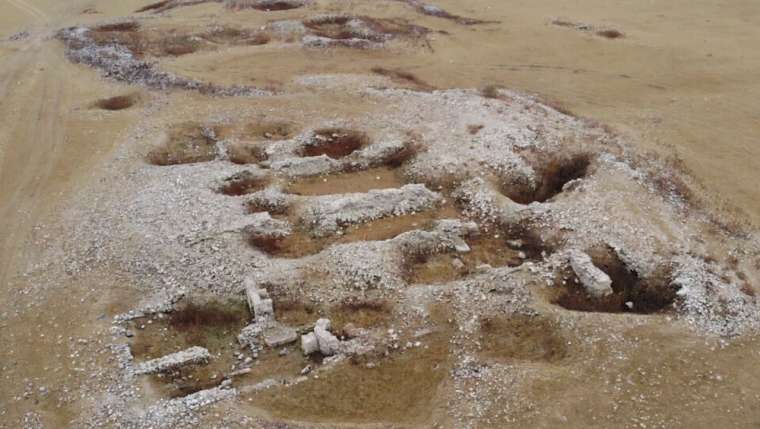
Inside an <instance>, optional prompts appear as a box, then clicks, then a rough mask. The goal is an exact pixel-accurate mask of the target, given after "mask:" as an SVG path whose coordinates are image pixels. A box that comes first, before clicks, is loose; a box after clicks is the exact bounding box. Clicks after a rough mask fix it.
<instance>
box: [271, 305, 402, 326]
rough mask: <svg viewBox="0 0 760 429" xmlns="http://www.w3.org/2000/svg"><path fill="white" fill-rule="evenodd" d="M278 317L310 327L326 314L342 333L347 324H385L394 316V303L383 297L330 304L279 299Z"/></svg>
mask: <svg viewBox="0 0 760 429" xmlns="http://www.w3.org/2000/svg"><path fill="white" fill-rule="evenodd" d="M274 309H275V314H277V320H279V321H280V322H282V323H285V324H287V325H290V326H295V327H305V328H310V327H311V326H312V325H313V324H314V322H316V321H317V319H319V318H322V317H326V318H328V319H330V321H331V322H332V330H333V332H336V333H338V334H341V333H342V331H343V328H344V327H345V326H346V325H347V324H349V323H350V324H353V325H354V326H355V327H357V328H380V327H385V326H387V324H388V321H389V320H390V318H391V315H392V312H393V306H392V304H391V303H390V302H388V301H385V300H382V299H358V298H354V299H347V300H344V301H343V302H341V303H339V304H335V305H332V306H329V307H326V306H322V305H317V304H313V303H304V302H299V301H292V300H282V301H279V300H275V302H274Z"/></svg>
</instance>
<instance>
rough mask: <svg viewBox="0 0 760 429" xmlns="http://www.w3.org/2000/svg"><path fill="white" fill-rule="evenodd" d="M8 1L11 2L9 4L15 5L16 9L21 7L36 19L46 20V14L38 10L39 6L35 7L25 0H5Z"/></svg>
mask: <svg viewBox="0 0 760 429" xmlns="http://www.w3.org/2000/svg"><path fill="white" fill-rule="evenodd" d="M6 1H7V2H8V3H10V4H11V6H15V7H16V8H18V9H21V10H22V11H24V12H26V13H28V14H29V15H31V16H33V17H34V18H36V20H37V21H40V22H43V23H45V22H48V21H49V19H48V15H47V14H46V13H45V12H43V11H42V10H40V9H39V8H37V7H35V6H34V5H32V4H30V3H29V2H27V1H25V0H6Z"/></svg>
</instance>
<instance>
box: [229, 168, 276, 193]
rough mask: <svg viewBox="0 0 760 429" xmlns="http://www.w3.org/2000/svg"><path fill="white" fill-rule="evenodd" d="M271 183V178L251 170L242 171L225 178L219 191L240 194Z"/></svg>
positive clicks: (260, 188)
mask: <svg viewBox="0 0 760 429" xmlns="http://www.w3.org/2000/svg"><path fill="white" fill-rule="evenodd" d="M268 184H269V178H268V177H265V176H262V175H258V174H255V173H253V172H251V171H247V170H246V171H241V172H239V173H236V174H233V175H232V176H230V177H228V178H227V179H224V182H223V183H222V185H221V186H220V187H219V192H221V193H222V194H224V195H230V196H240V195H245V194H250V193H253V192H256V191H260V190H262V189H264V188H265V187H266V186H267V185H268Z"/></svg>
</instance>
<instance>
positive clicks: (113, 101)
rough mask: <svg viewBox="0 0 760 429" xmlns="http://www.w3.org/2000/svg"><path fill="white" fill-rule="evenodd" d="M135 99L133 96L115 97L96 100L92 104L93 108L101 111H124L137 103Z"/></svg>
mask: <svg viewBox="0 0 760 429" xmlns="http://www.w3.org/2000/svg"><path fill="white" fill-rule="evenodd" d="M137 99H138V98H137V96H135V95H117V96H115V97H110V98H104V99H102V100H98V101H96V102H95V103H93V106H94V107H96V108H98V109H102V110H112V111H115V110H124V109H129V108H130V107H132V106H134V105H135V103H137Z"/></svg>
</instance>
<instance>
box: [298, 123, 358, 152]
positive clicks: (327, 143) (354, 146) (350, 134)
mask: <svg viewBox="0 0 760 429" xmlns="http://www.w3.org/2000/svg"><path fill="white" fill-rule="evenodd" d="M368 144H369V137H368V136H367V134H365V133H363V132H361V131H355V130H346V129H341V128H326V129H321V130H318V131H316V132H315V133H314V138H313V139H312V140H311V141H310V142H308V144H306V146H304V148H303V156H320V155H327V156H329V157H330V158H333V159H339V158H343V157H345V156H348V155H350V154H352V153H353V152H354V151H356V150H358V149H361V148H363V147H364V146H366V145H368Z"/></svg>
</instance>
